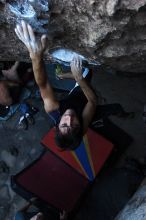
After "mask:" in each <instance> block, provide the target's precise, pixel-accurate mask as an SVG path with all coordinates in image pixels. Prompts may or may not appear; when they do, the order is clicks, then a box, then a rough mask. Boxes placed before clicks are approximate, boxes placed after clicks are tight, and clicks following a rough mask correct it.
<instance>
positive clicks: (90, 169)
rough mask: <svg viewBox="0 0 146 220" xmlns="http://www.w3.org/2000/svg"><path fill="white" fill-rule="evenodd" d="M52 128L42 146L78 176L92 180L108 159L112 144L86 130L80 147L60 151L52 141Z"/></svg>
mask: <svg viewBox="0 0 146 220" xmlns="http://www.w3.org/2000/svg"><path fill="white" fill-rule="evenodd" d="M54 134H55V133H54V128H53V129H51V130H50V131H49V132H48V133H47V134H46V135H45V137H44V138H43V139H42V142H41V143H42V144H43V145H44V146H46V147H47V148H49V149H50V150H51V151H52V152H54V153H55V154H56V155H57V156H59V157H60V158H61V159H62V160H64V161H65V162H66V163H68V164H69V165H70V166H71V167H73V168H74V169H75V170H77V171H78V172H79V173H80V174H82V175H83V176H85V177H86V178H88V179H89V180H91V181H92V180H94V178H95V176H96V175H97V174H98V173H99V171H100V169H101V168H102V166H103V165H104V163H105V161H106V160H107V158H108V157H109V155H110V153H111V151H112V149H113V144H112V143H111V142H110V141H108V140H107V139H105V138H104V137H103V136H101V135H99V134H98V133H96V132H94V131H93V130H91V129H88V132H87V134H86V135H85V136H84V137H83V141H82V143H81V144H80V146H79V147H78V148H77V149H76V150H74V151H60V149H59V148H58V147H57V146H56V144H55V141H54Z"/></svg>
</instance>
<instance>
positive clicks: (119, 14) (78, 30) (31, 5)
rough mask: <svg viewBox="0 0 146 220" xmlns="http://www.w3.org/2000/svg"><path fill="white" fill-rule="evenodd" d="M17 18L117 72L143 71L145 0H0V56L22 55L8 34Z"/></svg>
mask: <svg viewBox="0 0 146 220" xmlns="http://www.w3.org/2000/svg"><path fill="white" fill-rule="evenodd" d="M21 19H24V20H26V21H27V22H29V23H30V24H31V25H32V26H33V27H34V29H35V30H36V32H38V33H39V34H40V33H48V35H49V46H50V48H58V47H61V48H68V49H72V50H74V51H76V52H79V53H81V54H83V55H84V56H86V57H88V58H91V59H95V60H99V61H100V62H101V63H103V64H105V65H107V66H110V67H111V68H113V69H115V70H118V71H127V72H145V71H146V62H145V58H146V0H140V1H137V0H98V1H97V0H82V1H78V0H69V1H68V0H53V1H51V0H49V1H48V2H47V1H46V0H36V1H35V0H0V36H1V37H0V60H27V59H28V53H27V50H26V49H25V47H24V46H23V45H22V43H21V42H20V41H19V40H18V39H17V37H16V36H15V33H14V26H15V24H16V23H17V22H20V20H21Z"/></svg>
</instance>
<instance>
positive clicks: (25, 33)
mask: <svg viewBox="0 0 146 220" xmlns="http://www.w3.org/2000/svg"><path fill="white" fill-rule="evenodd" d="M15 32H16V35H17V36H18V38H19V39H20V40H21V41H22V42H23V43H24V44H25V46H26V47H27V49H28V51H29V54H30V58H31V59H38V58H39V59H40V58H42V56H43V53H44V51H45V49H46V45H47V36H46V35H42V37H41V39H40V41H37V39H36V37H35V34H34V31H33V29H32V27H31V26H30V25H29V24H27V23H26V22H24V21H22V22H21V24H17V26H16V28H15Z"/></svg>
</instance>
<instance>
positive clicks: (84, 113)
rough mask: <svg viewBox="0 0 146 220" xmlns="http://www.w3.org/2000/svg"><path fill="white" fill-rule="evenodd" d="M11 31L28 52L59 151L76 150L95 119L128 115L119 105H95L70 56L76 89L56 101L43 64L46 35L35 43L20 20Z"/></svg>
mask: <svg viewBox="0 0 146 220" xmlns="http://www.w3.org/2000/svg"><path fill="white" fill-rule="evenodd" d="M15 32H16V34H17V36H18V38H19V39H20V40H21V41H22V42H23V43H24V44H25V46H26V47H27V49H28V51H29V55H30V58H31V60H32V66H33V72H34V77H35V80H36V83H37V84H38V86H39V89H40V93H41V97H42V99H43V101H44V108H45V111H46V112H47V113H48V115H49V116H50V118H51V119H52V121H53V122H54V126H55V128H56V135H55V140H56V144H57V145H58V146H59V147H60V148H62V149H63V150H67V149H70V150H72V149H75V148H76V147H78V146H79V145H80V142H81V140H82V137H83V135H84V134H85V133H86V131H87V129H88V127H89V125H90V124H91V122H93V120H95V119H96V120H98V119H99V117H104V116H109V115H111V114H116V115H119V116H120V115H121V116H122V115H123V116H128V114H129V113H127V112H125V111H124V110H123V108H122V107H121V106H120V105H119V104H111V105H110V107H108V108H106V106H104V107H102V106H97V104H98V103H97V101H98V98H97V96H96V94H95V92H94V91H93V89H92V87H91V86H90V85H89V84H88V82H87V80H86V78H88V74H87V76H86V77H85V78H84V77H83V75H82V60H81V59H80V58H79V57H74V59H73V60H72V62H71V64H70V66H71V72H72V77H73V78H74V79H75V81H76V83H77V84H76V87H75V88H74V89H73V90H72V91H71V92H70V93H69V95H68V96H67V97H66V98H65V99H63V100H61V101H60V102H59V101H57V99H56V98H55V94H54V91H53V89H52V87H51V85H50V83H49V82H48V78H47V75H46V72H45V68H44V64H43V54H44V51H45V50H46V46H47V36H46V35H43V36H42V37H41V40H40V41H37V40H36V37H35V35H34V32H33V29H32V27H31V26H30V25H29V24H27V23H25V22H24V21H22V22H21V24H18V25H17V26H16V28H15ZM89 75H91V70H90V71H89ZM101 111H102V112H101ZM95 116H96V118H95Z"/></svg>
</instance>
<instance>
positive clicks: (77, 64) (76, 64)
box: [70, 56, 83, 82]
mask: <svg viewBox="0 0 146 220" xmlns="http://www.w3.org/2000/svg"><path fill="white" fill-rule="evenodd" d="M70 66H71V72H72V74H73V76H74V78H75V80H76V81H77V82H79V81H80V80H82V78H83V76H82V60H81V58H80V57H79V56H75V57H74V58H73V60H72V61H71V64H70Z"/></svg>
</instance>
